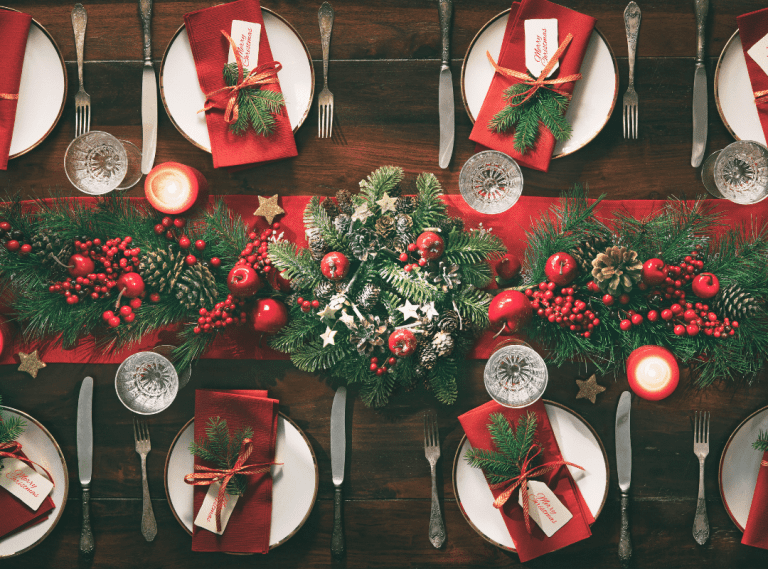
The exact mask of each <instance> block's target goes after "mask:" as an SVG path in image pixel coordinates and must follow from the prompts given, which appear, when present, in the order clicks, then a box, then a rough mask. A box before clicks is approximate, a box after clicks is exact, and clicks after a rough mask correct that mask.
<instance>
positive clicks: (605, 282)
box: [592, 246, 643, 296]
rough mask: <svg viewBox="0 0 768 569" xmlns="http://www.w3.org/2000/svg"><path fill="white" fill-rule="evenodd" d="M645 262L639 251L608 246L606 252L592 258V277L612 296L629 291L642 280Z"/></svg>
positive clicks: (601, 288)
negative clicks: (640, 257) (638, 256)
mask: <svg viewBox="0 0 768 569" xmlns="http://www.w3.org/2000/svg"><path fill="white" fill-rule="evenodd" d="M642 271H643V263H642V261H640V260H639V259H638V258H637V251H630V250H628V249H627V248H626V247H616V246H614V247H608V248H607V249H606V250H605V253H598V254H597V256H596V257H595V258H594V259H593V260H592V277H593V278H594V279H595V282H596V283H597V284H598V285H599V286H600V290H602V291H603V292H607V293H608V294H610V295H612V296H616V295H617V294H621V293H622V292H629V291H631V290H632V286H633V285H635V284H636V283H638V282H640V278H641V277H642Z"/></svg>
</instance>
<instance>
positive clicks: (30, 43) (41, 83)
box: [0, 6, 67, 158]
mask: <svg viewBox="0 0 768 569" xmlns="http://www.w3.org/2000/svg"><path fill="white" fill-rule="evenodd" d="M10 9H11V8H5V7H3V6H0V10H10ZM66 99H67V69H66V67H65V66H64V58H63V57H62V55H61V52H60V51H59V46H57V45H56V42H55V41H54V40H53V38H52V37H51V36H50V34H49V33H48V32H47V31H46V29H45V28H44V27H43V26H41V25H40V24H39V23H38V22H37V21H35V20H32V25H30V26H29V37H28V38H27V48H26V51H25V52H24V66H23V67H22V70H21V84H20V85H19V101H18V105H17V107H16V122H15V123H14V125H13V137H12V138H11V151H10V158H16V157H17V156H21V155H22V154H26V153H27V152H29V151H30V150H32V149H33V148H34V147H35V146H37V145H38V144H40V143H41V142H42V141H43V140H45V137H46V136H48V135H49V134H50V132H51V131H52V130H53V127H54V126H56V123H57V122H59V118H61V112H62V111H63V110H64V103H65V102H66Z"/></svg>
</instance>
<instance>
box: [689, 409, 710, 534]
mask: <svg viewBox="0 0 768 569" xmlns="http://www.w3.org/2000/svg"><path fill="white" fill-rule="evenodd" d="M693 454H695V455H696V456H697V457H698V458H699V500H698V502H697V503H696V517H695V518H694V520H693V539H695V540H696V543H698V544H699V545H704V544H705V543H706V542H707V540H708V539H709V519H708V518H707V501H706V499H705V498H704V460H705V459H706V458H707V455H708V454H709V413H708V412H698V411H697V412H696V414H695V416H694V424H693Z"/></svg>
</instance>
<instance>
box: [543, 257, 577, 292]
mask: <svg viewBox="0 0 768 569" xmlns="http://www.w3.org/2000/svg"><path fill="white" fill-rule="evenodd" d="M578 273H579V265H578V263H576V259H574V258H573V257H572V256H571V255H569V254H568V253H562V252H561V253H555V254H554V255H552V256H551V257H550V258H549V259H547V264H546V265H545V266H544V274H546V275H547V278H548V279H549V280H550V281H552V282H553V283H555V284H556V285H558V286H565V285H567V284H568V283H570V282H572V281H573V279H575V278H576V275H577V274H578Z"/></svg>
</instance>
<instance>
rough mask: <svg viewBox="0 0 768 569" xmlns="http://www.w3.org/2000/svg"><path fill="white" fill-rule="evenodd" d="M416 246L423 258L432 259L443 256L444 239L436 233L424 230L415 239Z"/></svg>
mask: <svg viewBox="0 0 768 569" xmlns="http://www.w3.org/2000/svg"><path fill="white" fill-rule="evenodd" d="M416 248H417V249H418V250H419V253H420V254H421V257H422V258H423V259H426V260H427V261H434V260H435V259H439V258H440V257H442V256H443V252H444V251H445V241H443V238H442V237H440V236H439V235H438V234H437V233H434V232H432V231H425V232H424V233H422V234H421V235H419V237H418V238H417V239H416Z"/></svg>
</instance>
